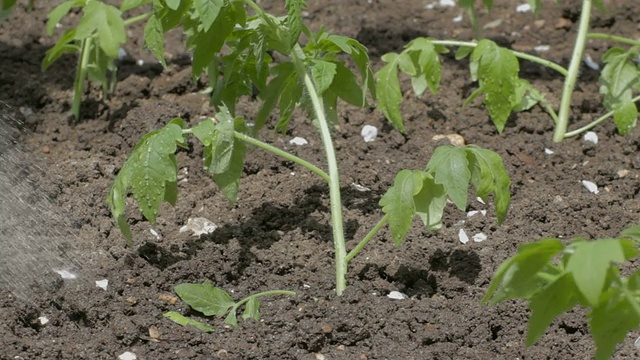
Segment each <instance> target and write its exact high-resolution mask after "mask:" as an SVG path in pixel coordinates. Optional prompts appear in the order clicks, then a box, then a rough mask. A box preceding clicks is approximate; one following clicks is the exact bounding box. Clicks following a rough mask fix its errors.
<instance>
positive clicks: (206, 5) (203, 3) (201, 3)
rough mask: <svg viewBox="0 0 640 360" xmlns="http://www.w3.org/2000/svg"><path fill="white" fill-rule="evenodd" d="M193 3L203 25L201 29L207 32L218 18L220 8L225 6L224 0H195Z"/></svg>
mask: <svg viewBox="0 0 640 360" xmlns="http://www.w3.org/2000/svg"><path fill="white" fill-rule="evenodd" d="M193 5H194V7H195V9H196V13H197V14H198V19H199V20H200V24H201V25H202V29H201V30H202V31H205V32H206V31H208V30H209V29H210V28H211V25H213V22H214V21H216V19H217V18H218V14H220V9H222V7H223V6H224V0H194V2H193Z"/></svg>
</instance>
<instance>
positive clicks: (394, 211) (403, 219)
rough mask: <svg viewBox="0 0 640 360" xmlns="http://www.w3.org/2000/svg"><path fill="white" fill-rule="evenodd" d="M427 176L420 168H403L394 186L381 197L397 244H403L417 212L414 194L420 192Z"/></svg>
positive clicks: (381, 203) (383, 208)
mask: <svg viewBox="0 0 640 360" xmlns="http://www.w3.org/2000/svg"><path fill="white" fill-rule="evenodd" d="M425 176H426V174H425V173H424V172H423V171H420V170H413V171H412V170H401V171H400V172H399V173H398V174H397V175H396V177H395V179H394V181H393V186H392V187H390V188H389V189H388V190H387V192H386V193H385V194H384V196H383V197H382V198H381V199H380V206H382V211H383V212H384V213H385V214H387V215H388V216H389V228H390V229H391V234H392V236H393V241H394V243H395V244H396V245H400V244H402V242H403V241H404V238H405V236H406V235H407V232H408V231H409V228H410V227H411V223H412V221H413V216H414V215H415V214H416V205H415V202H414V196H416V195H417V194H418V193H420V190H421V189H422V187H423V183H424V178H425ZM423 197H424V196H423Z"/></svg>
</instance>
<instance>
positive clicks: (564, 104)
mask: <svg viewBox="0 0 640 360" xmlns="http://www.w3.org/2000/svg"><path fill="white" fill-rule="evenodd" d="M590 18H591V0H583V1H582V11H581V12H580V23H579V25H578V35H577V37H576V41H575V43H574V47H573V55H572V56H571V63H570V64H569V73H568V74H567V77H566V78H565V79H564V87H563V89H562V100H561V101H560V111H559V113H558V122H557V123H556V127H555V131H554V133H553V141H555V142H561V141H562V140H563V139H564V138H565V134H566V132H567V126H568V125H569V111H570V110H571V97H572V96H573V89H574V87H575V85H576V80H577V79H578V70H580V64H581V63H582V54H583V53H584V46H585V43H586V41H587V33H588V31H589V20H590Z"/></svg>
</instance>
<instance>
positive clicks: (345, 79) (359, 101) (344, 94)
mask: <svg viewBox="0 0 640 360" xmlns="http://www.w3.org/2000/svg"><path fill="white" fill-rule="evenodd" d="M334 64H335V65H336V67H335V70H336V74H335V75H334V77H333V81H332V82H331V86H330V89H331V91H333V92H334V93H335V94H336V95H338V97H340V98H341V99H342V100H344V101H346V102H348V103H349V104H351V105H355V106H359V107H363V106H365V105H366V104H367V98H366V97H365V95H366V93H363V91H362V89H361V87H360V85H358V79H357V78H356V76H355V75H354V74H353V73H352V72H351V70H349V68H348V67H346V66H345V65H344V63H343V62H337V63H334Z"/></svg>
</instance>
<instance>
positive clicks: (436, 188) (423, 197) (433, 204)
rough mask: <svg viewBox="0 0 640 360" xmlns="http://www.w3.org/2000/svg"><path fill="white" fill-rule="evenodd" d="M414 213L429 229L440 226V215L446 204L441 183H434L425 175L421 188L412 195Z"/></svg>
mask: <svg viewBox="0 0 640 360" xmlns="http://www.w3.org/2000/svg"><path fill="white" fill-rule="evenodd" d="M413 201H414V203H415V206H416V215H418V217H420V219H422V223H423V224H424V226H426V227H427V229H429V230H432V231H433V230H438V229H439V228H440V227H442V215H443V213H444V207H445V206H446V205H447V193H446V192H445V191H444V187H443V186H442V185H439V184H436V183H435V182H434V181H433V178H432V177H431V176H425V177H424V182H423V185H422V189H421V190H420V192H419V193H418V194H416V195H415V196H414V197H413Z"/></svg>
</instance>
